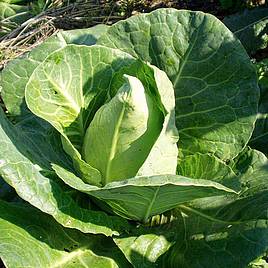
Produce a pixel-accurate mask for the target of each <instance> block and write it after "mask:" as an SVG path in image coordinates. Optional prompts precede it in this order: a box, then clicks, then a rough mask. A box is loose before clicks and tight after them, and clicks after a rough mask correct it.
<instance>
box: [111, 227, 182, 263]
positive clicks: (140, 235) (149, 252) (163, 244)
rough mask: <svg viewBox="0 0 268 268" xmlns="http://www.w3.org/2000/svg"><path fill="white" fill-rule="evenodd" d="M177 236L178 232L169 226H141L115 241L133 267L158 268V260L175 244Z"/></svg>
mask: <svg viewBox="0 0 268 268" xmlns="http://www.w3.org/2000/svg"><path fill="white" fill-rule="evenodd" d="M176 236H177V230H175V228H170V226H168V225H163V226H161V225H159V226H157V227H155V228H145V227H143V226H140V227H138V228H136V229H132V230H131V233H129V234H128V235H122V236H120V237H118V238H114V241H115V243H116V245H117V246H118V247H119V248H120V249H121V251H122V252H123V253H124V255H125V256H126V258H127V259H128V261H129V262H130V263H131V264H132V265H133V267H142V268H147V267H148V268H152V267H157V266H156V262H157V260H158V259H159V257H160V256H161V255H163V254H164V253H166V252H167V251H168V250H169V249H170V247H171V246H172V245H173V244H174V243H175V241H176V240H175V239H174V238H175V237H176ZM160 267H161V266H160ZM163 267H166V266H163Z"/></svg>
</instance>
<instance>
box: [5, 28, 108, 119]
mask: <svg viewBox="0 0 268 268" xmlns="http://www.w3.org/2000/svg"><path fill="white" fill-rule="evenodd" d="M107 28H108V26H106V25H97V26H95V27H92V28H89V29H84V30H71V31H60V32H59V33H58V34H57V35H56V36H52V37H49V38H48V39H47V40H46V41H45V42H43V43H42V44H41V45H39V46H38V47H36V48H34V49H33V50H31V51H30V52H29V53H28V54H26V55H23V56H22V57H20V58H17V59H15V60H13V61H11V62H9V63H8V65H7V66H6V67H5V68H4V70H3V71H2V72H1V82H2V86H3V88H2V91H1V96H2V98H3V100H4V102H5V106H6V108H7V110H8V112H9V114H10V115H12V116H22V115H26V114H29V110H28V108H27V106H26V104H25V100H24V95H25V87H26V84H27V82H28V80H29V78H30V76H31V74H32V73H33V71H34V69H35V68H36V67H37V66H38V65H39V64H40V63H41V62H42V61H44V59H45V58H46V57H47V56H48V55H49V54H50V53H52V52H53V51H56V50H57V49H60V48H63V47H65V46H66V45H67V44H79V45H82V44H85V45H93V44H95V43H96V40H97V39H98V38H99V36H100V34H101V33H104V32H105V31H106V29H107Z"/></svg>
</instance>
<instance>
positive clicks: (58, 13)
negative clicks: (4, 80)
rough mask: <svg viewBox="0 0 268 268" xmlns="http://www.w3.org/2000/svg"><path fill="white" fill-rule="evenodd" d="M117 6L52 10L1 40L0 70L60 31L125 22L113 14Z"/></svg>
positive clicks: (87, 3)
mask: <svg viewBox="0 0 268 268" xmlns="http://www.w3.org/2000/svg"><path fill="white" fill-rule="evenodd" d="M58 1H60V0H58ZM114 5H115V3H114V1H92V0H89V1H77V2H76V3H68V4H67V5H64V6H59V7H57V8H49V9H47V10H45V11H43V12H41V13H40V14H39V15H37V16H35V17H33V18H31V19H29V20H27V21H25V22H24V23H23V24H21V25H20V26H19V27H17V28H16V29H14V30H13V31H11V32H10V33H9V34H6V35H5V36H4V37H1V38H0V51H1V52H0V70H1V69H2V68H3V67H4V66H5V64H6V63H7V62H8V61H10V60H12V59H14V58H16V57H18V56H20V55H22V54H24V53H26V52H28V51H30V50H31V49H32V48H34V47H36V46H37V45H39V44H40V43H42V42H43V41H44V40H46V39H47V38H48V37H49V36H51V35H53V34H55V33H56V32H57V31H58V30H59V29H75V28H87V27H91V26H93V25H97V24H100V23H104V24H112V23H113V22H115V21H118V20H119V19H122V17H123V16H121V15H115V14H114V13H113V10H114Z"/></svg>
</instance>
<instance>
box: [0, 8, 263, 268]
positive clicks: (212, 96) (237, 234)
mask: <svg viewBox="0 0 268 268" xmlns="http://www.w3.org/2000/svg"><path fill="white" fill-rule="evenodd" d="M1 95H2V98H3V100H4V103H5V106H6V108H7V110H8V113H7V116H6V115H5V114H4V113H3V112H2V113H1V117H0V121H1V129H0V141H1V145H2V146H1V147H0V175H1V176H2V177H3V179H4V180H5V182H6V183H8V184H9V185H11V186H12V187H13V188H14V189H15V190H16V192H17V194H18V196H19V197H20V198H21V199H22V200H25V201H27V202H28V203H25V201H22V200H21V199H19V200H18V199H15V200H13V199H12V198H11V197H10V195H8V198H7V197H6V196H7V195H5V194H3V193H2V194H1V195H0V196H2V200H1V201H0V241H1V243H0V256H1V258H2V259H3V262H4V263H5V264H6V266H7V267H18V266H19V267H26V266H28V267H29V266H30V267H82V266H84V267H241V268H242V267H246V266H247V265H248V264H249V263H250V262H251V261H253V260H254V259H257V258H258V257H260V256H263V254H264V253H265V252H266V250H267V247H268V229H267V211H268V210H267V208H268V199H267V197H268V195H267V192H268V190H267V174H268V171H267V158H266V156H265V155H264V154H263V153H261V152H259V151H257V150H254V149H251V148H250V147H248V142H249V140H250V137H251V135H252V132H253V130H254V126H255V121H256V117H257V111H258V101H259V88H258V84H257V76H256V73H255V68H254V66H253V65H252V63H251V61H250V59H249V57H248V55H247V53H246V51H245V50H244V48H243V47H242V45H241V43H240V42H239V41H238V40H237V38H236V37H234V35H233V34H232V33H231V32H230V31H229V30H228V29H227V28H226V27H225V26H224V25H223V24H222V23H221V22H220V21H219V20H217V19H216V18H215V17H213V16H212V15H208V14H204V13H202V12H190V11H177V10H174V9H159V10H157V11H154V12H152V13H149V14H145V15H138V16H134V17H131V18H129V19H127V20H125V21H121V22H118V23H116V24H114V25H113V26H110V27H108V26H97V27H93V28H90V29H87V30H83V31H71V32H66V33H64V32H60V33H59V34H58V35H57V36H53V37H51V38H49V39H48V40H47V41H46V42H45V43H43V44H42V45H40V46H39V47H37V48H35V49H34V50H32V51H31V52H30V53H29V54H28V55H27V56H26V57H24V58H19V59H17V60H14V61H12V62H10V63H9V64H8V65H7V67H6V68H5V69H4V70H3V72H2V92H1ZM2 184H3V185H5V183H4V182H3V183H2ZM5 189H7V190H4V188H3V191H10V188H9V187H5ZM0 193H1V192H0ZM11 195H12V192H11ZM7 200H8V201H9V202H7ZM10 201H11V202H10ZM48 214H49V215H48ZM5 230H8V231H6V232H5ZM15 234H16V235H15ZM33 245H34V246H33ZM14 248H15V249H16V250H14ZM14 252H16V253H14ZM14 254H16V257H14Z"/></svg>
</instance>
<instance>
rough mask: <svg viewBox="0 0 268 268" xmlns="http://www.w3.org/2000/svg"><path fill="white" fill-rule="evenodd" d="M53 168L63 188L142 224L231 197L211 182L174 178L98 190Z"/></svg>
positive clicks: (140, 179)
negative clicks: (189, 205) (188, 205)
mask: <svg viewBox="0 0 268 268" xmlns="http://www.w3.org/2000/svg"><path fill="white" fill-rule="evenodd" d="M53 168H54V170H55V171H56V173H57V175H58V176H59V177H60V178H61V179H62V180H63V181H64V182H65V183H66V184H68V185H69V186H71V187H72V188H74V189H77V190H78V191H81V192H84V193H87V194H89V195H91V196H94V197H96V198H98V199H99V200H102V201H104V202H105V203H106V204H108V206H109V207H110V209H111V210H112V211H113V212H114V213H116V214H118V215H120V216H121V217H125V218H128V219H131V220H138V221H144V222H146V221H147V220H148V219H149V218H150V217H151V216H153V215H157V214H161V213H163V212H165V211H167V210H170V209H172V208H175V207H176V206H178V205H179V204H181V203H185V202H189V201H191V200H194V199H198V198H202V197H208V196H219V195H228V194H231V195H234V194H235V192H234V191H233V190H231V189H229V188H227V187H224V186H223V185H221V184H218V183H215V182H212V181H207V180H193V179H189V178H185V177H181V176H177V175H158V176H151V177H135V178H132V179H129V180H124V181H120V182H112V183H109V184H107V185H106V186H105V187H102V188H98V187H95V186H91V185H88V184H86V183H84V182H83V181H82V180H81V179H80V178H78V177H76V176H75V175H74V174H73V173H71V172H68V171H67V170H66V169H64V168H61V167H60V166H57V165H53Z"/></svg>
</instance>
